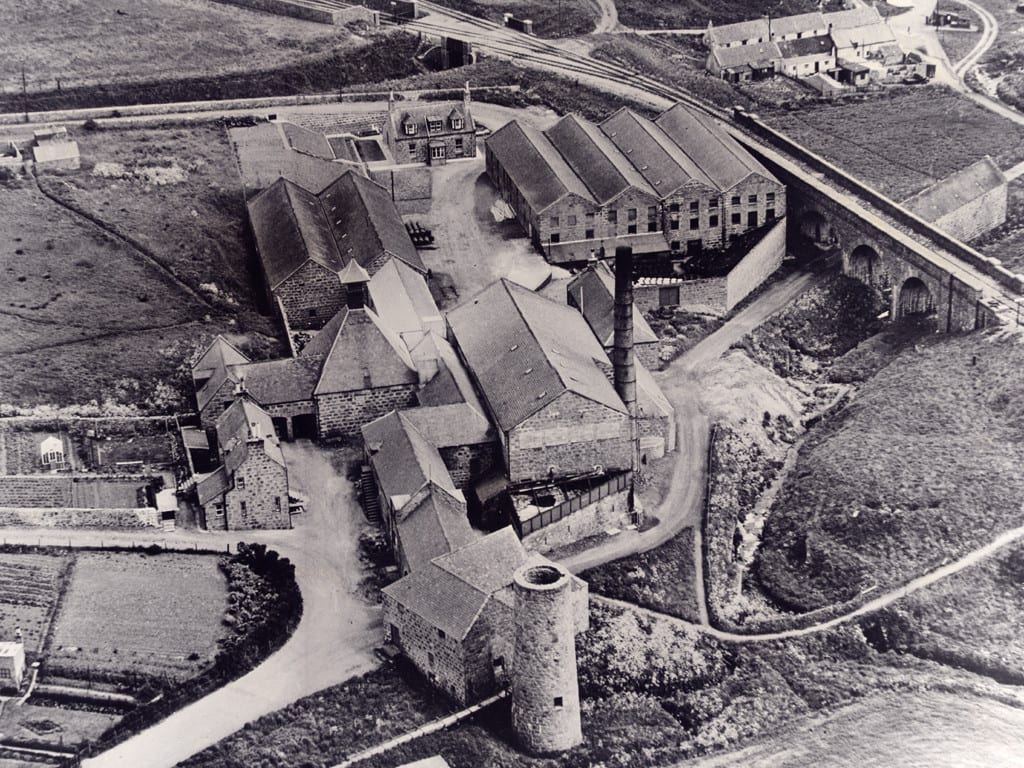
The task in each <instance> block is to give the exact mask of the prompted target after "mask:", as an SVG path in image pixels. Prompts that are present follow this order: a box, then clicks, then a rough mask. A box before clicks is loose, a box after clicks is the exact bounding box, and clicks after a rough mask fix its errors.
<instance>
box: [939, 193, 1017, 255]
mask: <svg viewBox="0 0 1024 768" xmlns="http://www.w3.org/2000/svg"><path fill="white" fill-rule="evenodd" d="M1006 189H1007V187H1006V185H1005V184H1002V185H1000V186H998V187H996V188H995V189H990V190H989V191H988V192H986V193H985V194H984V195H982V196H981V197H978V198H975V199H974V200H971V201H970V202H969V203H966V204H965V205H963V206H961V207H960V208H957V209H956V210H955V211H952V212H951V213H948V214H946V215H945V216H943V217H941V218H939V219H937V220H936V221H935V222H934V223H935V226H936V227H938V228H939V229H941V230H943V231H944V232H946V233H948V234H950V235H952V236H953V237H955V238H956V239H957V240H963V241H964V242H965V243H966V242H970V241H971V240H973V239H974V238H976V237H979V236H981V235H983V234H985V233H986V232H988V231H989V230H991V229H995V228H996V227H998V226H999V225H1000V224H1003V223H1004V222H1005V221H1006Z"/></svg>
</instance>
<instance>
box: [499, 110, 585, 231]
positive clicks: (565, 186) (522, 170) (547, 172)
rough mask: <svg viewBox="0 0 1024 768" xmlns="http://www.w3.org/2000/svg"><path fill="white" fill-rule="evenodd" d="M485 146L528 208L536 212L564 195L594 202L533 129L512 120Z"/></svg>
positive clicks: (580, 183) (567, 167) (580, 181)
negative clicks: (506, 174)
mask: <svg viewBox="0 0 1024 768" xmlns="http://www.w3.org/2000/svg"><path fill="white" fill-rule="evenodd" d="M486 143H487V148H488V149H489V150H490V151H491V153H493V154H494V156H495V157H497V158H498V161H499V162H500V163H501V166H502V167H503V168H504V169H505V172H506V173H508V175H509V178H511V179H512V182H513V183H514V184H515V185H516V188H517V189H518V190H519V191H520V192H521V193H522V195H523V197H524V198H526V201H527V202H528V203H529V204H530V207H531V208H533V209H534V210H535V211H537V212H538V213H539V212H542V211H544V210H545V209H546V208H548V207H549V206H551V205H552V204H553V203H555V202H557V201H559V200H561V199H562V198H563V197H565V196H566V195H577V196H579V197H580V198H582V199H584V200H586V201H588V202H591V203H593V202H595V200H594V198H593V197H592V196H591V194H590V191H589V190H588V189H587V186H586V184H584V183H583V180H582V179H581V178H580V177H579V176H577V175H576V172H575V171H573V169H572V168H571V167H570V166H569V164H568V163H566V161H565V158H563V157H562V156H561V154H559V152H558V150H557V149H555V147H554V146H553V145H552V144H551V141H550V140H549V139H548V138H547V136H545V135H544V133H542V132H541V131H538V130H537V129H536V128H533V127H532V126H528V125H524V124H522V123H519V122H518V121H512V122H510V123H506V124H505V125H504V126H502V127H501V128H499V129H498V130H497V131H495V132H494V133H493V134H491V135H490V136H489V137H488V138H487V141H486Z"/></svg>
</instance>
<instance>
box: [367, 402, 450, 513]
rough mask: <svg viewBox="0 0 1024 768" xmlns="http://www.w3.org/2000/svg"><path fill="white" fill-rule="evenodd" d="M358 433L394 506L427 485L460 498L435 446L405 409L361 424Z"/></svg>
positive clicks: (407, 499) (402, 503) (379, 480)
mask: <svg viewBox="0 0 1024 768" xmlns="http://www.w3.org/2000/svg"><path fill="white" fill-rule="evenodd" d="M362 433H363V443H364V444H365V445H366V447H367V450H368V452H369V454H370V463H371V464H372V465H373V470H374V474H375V475H376V477H377V482H378V483H379V484H380V488H381V490H382V491H383V492H384V495H385V496H387V497H388V498H390V499H396V500H397V501H396V503H395V504H394V506H395V508H396V510H399V511H400V510H401V508H402V507H403V505H404V504H405V503H406V502H408V501H409V499H410V498H411V497H413V496H414V495H415V494H416V493H418V492H419V491H420V490H422V489H423V488H425V487H426V486H428V485H435V486H437V487H438V488H440V489H442V490H444V491H445V492H447V493H448V494H449V495H451V496H452V498H454V499H457V500H460V501H462V500H463V496H462V492H461V491H459V490H458V489H456V488H455V483H454V482H453V481H452V478H451V475H450V474H449V473H448V468H447V467H446V466H445V464H444V460H443V459H442V458H441V454H440V453H439V452H438V450H437V447H436V446H434V445H432V444H431V443H430V442H429V441H428V440H427V439H426V438H424V436H423V435H422V434H421V433H420V431H419V430H418V429H417V428H416V427H415V426H414V425H413V423H412V421H411V420H410V419H409V418H408V416H407V415H406V413H405V412H402V411H391V412H390V413H387V414H385V415H383V416H381V417H380V418H378V419H374V420H373V421H371V422H370V423H369V424H364V425H363V427H362ZM399 519H401V515H399Z"/></svg>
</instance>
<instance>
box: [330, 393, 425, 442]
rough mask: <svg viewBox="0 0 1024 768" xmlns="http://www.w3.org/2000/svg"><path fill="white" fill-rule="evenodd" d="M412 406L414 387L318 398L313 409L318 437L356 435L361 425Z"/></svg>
mask: <svg viewBox="0 0 1024 768" xmlns="http://www.w3.org/2000/svg"><path fill="white" fill-rule="evenodd" d="M415 405H416V385H415V384H400V385H398V386H394V387H378V388H377V389H363V390H355V391H352V392H337V393H333V394H327V395H318V396H317V398H316V407H317V425H318V430H319V432H320V437H322V438H332V437H347V436H356V435H359V429H360V427H362V426H363V424H366V423H367V422H370V421H373V420H374V419H376V418H377V417H378V416H383V415H384V414H386V413H388V412H389V411H393V410H395V409H397V408H412V407H414V406H415Z"/></svg>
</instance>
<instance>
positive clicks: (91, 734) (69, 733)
mask: <svg viewBox="0 0 1024 768" xmlns="http://www.w3.org/2000/svg"><path fill="white" fill-rule="evenodd" d="M120 719H121V718H120V716H119V715H115V714H110V713H106V712H92V711H89V710H85V709H62V708H59V707H48V706H33V705H32V704H30V703H28V704H22V705H20V706H10V705H9V706H6V707H4V711H3V713H2V714H0V730H2V732H3V734H4V737H5V738H7V739H17V740H18V741H22V742H26V741H27V742H36V743H38V744H45V745H53V746H58V747H59V746H70V745H72V744H76V743H79V742H81V741H84V740H86V739H92V738H95V737H96V735H97V734H100V733H103V731H105V730H107V729H108V728H109V727H110V726H112V725H113V724H114V723H116V722H117V721H118V720H120ZM2 765H3V764H2V763H0V766H2ZM33 765H34V764H33Z"/></svg>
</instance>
